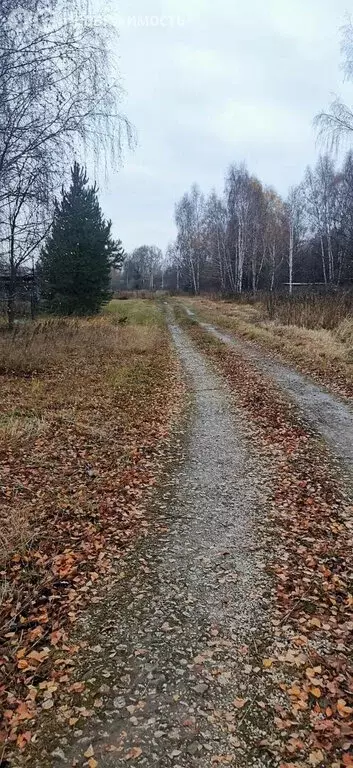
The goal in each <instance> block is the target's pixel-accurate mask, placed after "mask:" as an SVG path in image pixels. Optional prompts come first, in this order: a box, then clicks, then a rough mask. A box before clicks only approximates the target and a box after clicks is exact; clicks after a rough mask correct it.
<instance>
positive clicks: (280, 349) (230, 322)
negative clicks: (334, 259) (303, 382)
mask: <svg viewBox="0 0 353 768" xmlns="http://www.w3.org/2000/svg"><path fill="white" fill-rule="evenodd" d="M182 302H183V303H185V304H186V305H187V306H190V307H191V308H193V309H194V310H195V311H196V312H197V314H198V316H199V317H200V318H201V319H203V320H206V321H207V322H211V323H214V324H216V325H218V326H220V327H221V328H224V329H227V330H229V331H232V332H234V333H236V334H238V335H239V336H241V337H242V338H244V339H246V340H248V341H253V342H256V343H258V344H260V345H261V346H263V347H265V349H267V350H269V351H271V352H274V353H275V354H278V355H279V356H280V357H281V358H282V359H283V360H284V361H287V362H289V363H292V364H294V365H295V366H297V367H298V368H299V369H300V370H301V371H302V372H303V373H305V374H309V375H311V376H312V377H313V378H316V379H317V380H319V381H321V382H322V383H324V384H325V385H326V386H328V387H329V388H330V389H331V390H332V391H334V392H337V393H339V394H341V395H343V396H344V397H349V398H350V397H353V319H350V318H349V317H343V315H342V314H339V313H336V315H335V317H336V320H337V325H335V323H334V322H333V325H334V327H332V328H324V327H321V326H320V323H324V324H326V325H329V324H330V323H329V318H331V320H333V310H330V311H329V309H327V318H326V314H325V310H324V307H323V306H322V305H321V304H318V305H316V306H317V309H316V310H314V309H313V308H312V306H311V305H310V312H309V311H308V313H307V314H306V313H305V307H304V309H302V310H298V311H297V313H294V314H293V312H292V313H290V314H288V313H289V311H290V310H289V309H288V307H287V305H285V308H283V311H282V313H281V312H279V313H278V317H277V319H273V320H270V319H269V318H268V313H267V310H266V306H265V305H264V303H261V302H259V303H256V304H237V303H234V302H225V301H212V300H210V299H205V298H200V299H183V300H182ZM315 313H316V314H315ZM314 317H316V321H315V320H314ZM325 318H326V320H325ZM288 320H290V321H291V322H292V321H293V322H294V321H296V322H298V323H301V322H302V323H305V322H307V323H308V324H309V325H311V326H313V325H314V326H316V327H305V325H294V324H288V322H287V321H288Z"/></svg>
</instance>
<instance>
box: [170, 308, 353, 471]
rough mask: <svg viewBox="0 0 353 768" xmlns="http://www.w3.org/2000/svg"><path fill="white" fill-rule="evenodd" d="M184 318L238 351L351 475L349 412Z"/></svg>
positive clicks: (291, 373) (285, 370)
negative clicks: (294, 407) (289, 401)
mask: <svg viewBox="0 0 353 768" xmlns="http://www.w3.org/2000/svg"><path fill="white" fill-rule="evenodd" d="M185 310H186V312H187V314H188V315H189V316H190V317H192V318H193V319H194V320H197V321H198V322H199V325H200V326H201V327H202V328H204V330H205V331H207V332H208V333H212V334H213V335H214V336H216V337H217V338H218V339H220V340H221V341H223V342H225V343H226V344H229V345H230V346H232V347H234V349H236V350H238V351H239V352H240V353H241V354H242V355H244V357H246V358H247V359H248V360H251V361H252V362H254V363H255V365H256V366H257V368H259V370H261V371H262V372H263V373H265V374H267V375H268V376H270V377H271V378H272V379H274V381H275V382H276V383H277V384H279V386H280V387H281V388H282V389H283V390H284V391H285V392H286V393H287V394H288V395H289V396H290V398H291V399H292V400H293V401H294V402H295V403H296V404H297V405H298V406H299V408H300V409H301V411H302V413H303V415H304V416H305V418H306V419H307V420H308V422H309V423H310V424H311V425H312V427H313V428H314V429H315V430H316V431H317V432H318V433H319V434H321V435H322V437H323V438H324V439H325V440H326V441H327V443H328V446H329V448H330V449H331V451H332V453H333V455H334V456H335V457H336V458H337V459H338V460H339V462H340V463H341V465H342V467H343V468H344V469H346V470H347V472H348V473H349V474H350V475H352V473H353V409H352V408H350V406H349V405H347V404H346V403H344V402H343V401H342V400H340V399H339V398H338V397H337V398H336V397H335V396H334V395H331V394H329V393H328V392H326V391H325V390H324V389H322V388H321V387H320V386H318V385H317V384H314V383H313V382H311V381H310V380H309V379H307V378H306V377H305V376H303V375H302V374H301V373H298V371H296V370H294V369H293V368H291V367H289V366H286V365H283V364H281V363H279V362H277V361H276V360H273V359H271V358H270V357H269V356H267V355H266V353H262V352H261V350H260V349H259V348H258V347H256V346H255V345H252V344H249V343H247V342H245V341H243V340H241V339H239V338H237V337H235V336H234V335H231V334H228V333H225V332H224V331H220V330H219V329H218V328H216V327H215V326H213V325H211V324H209V323H202V322H201V321H199V320H198V318H197V317H196V315H195V313H194V312H193V311H192V310H190V309H189V308H187V307H185Z"/></svg>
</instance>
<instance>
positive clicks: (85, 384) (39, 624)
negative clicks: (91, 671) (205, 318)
mask: <svg viewBox="0 0 353 768" xmlns="http://www.w3.org/2000/svg"><path fill="white" fill-rule="evenodd" d="M121 304H123V305H124V308H123V311H124V317H126V318H127V319H126V323H124V324H123V325H121V324H119V323H115V322H114V320H115V318H116V317H119V313H120V311H121V307H120V305H119V302H114V304H113V305H112V307H107V312H106V314H105V315H104V316H99V317H97V318H93V319H83V318H80V319H67V318H61V319H55V318H53V319H50V320H41V321H38V322H36V323H34V324H27V325H24V326H22V327H19V328H18V329H17V330H16V331H15V332H14V335H10V334H9V333H8V332H6V333H3V334H2V335H1V337H0V376H1V391H2V398H1V404H0V468H1V478H2V481H1V489H0V493H1V513H0V517H1V519H0V530H1V536H0V569H1V584H2V587H1V606H0V625H1V644H2V645H1V647H2V657H3V666H2V681H1V684H0V693H1V705H2V710H3V711H4V712H5V720H4V723H5V724H4V731H3V733H2V738H3V740H4V742H5V751H4V753H2V758H3V759H4V755H5V754H7V753H8V751H10V752H11V750H12V749H13V748H14V747H15V746H17V747H18V748H19V749H23V748H24V747H25V746H26V745H27V744H28V743H29V742H31V740H32V738H33V735H34V732H35V728H36V722H37V718H38V716H39V714H40V713H41V712H42V711H43V710H44V711H46V710H49V709H50V708H51V707H52V706H53V705H54V701H57V700H60V696H61V693H62V692H63V691H64V690H66V691H67V690H70V677H71V672H72V670H73V669H74V667H75V656H76V654H77V653H78V652H79V646H74V645H73V644H72V642H71V643H70V636H71V629H72V628H74V626H75V623H76V620H77V618H78V617H79V616H80V614H81V612H82V610H83V609H84V608H85V606H87V605H88V603H89V602H90V601H92V600H93V601H94V600H97V599H98V598H97V593H99V590H102V589H103V587H104V586H105V585H107V584H108V583H109V579H110V577H111V575H112V573H114V569H115V570H116V563H117V561H118V560H119V557H120V556H121V553H122V552H123V551H124V550H126V548H127V547H128V546H129V545H130V543H131V542H132V541H133V540H134V538H135V537H137V536H140V535H141V534H144V533H145V532H146V530H147V528H148V519H147V518H146V507H147V506H148V500H149V498H150V495H151V492H152V489H153V487H154V484H155V482H156V477H157V476H158V473H159V471H160V468H161V465H162V464H163V454H164V449H166V448H167V445H168V441H169V440H170V436H171V430H172V426H173V422H174V418H175V417H176V415H177V412H178V409H179V406H180V384H179V379H178V370H177V366H176V363H175V359H174V356H173V353H172V350H171V346H170V342H169V338H168V336H167V331H166V329H165V327H164V323H163V317H162V314H161V311H160V309H159V308H158V307H157V306H156V305H153V304H152V303H150V302H142V301H141V302H138V301H133V302H131V303H130V302H129V301H125V302H121ZM73 693H76V694H77V693H79V691H76V689H75V688H73V689H72V694H73ZM71 717H72V712H71ZM77 717H78V718H79V717H80V714H78V715H77Z"/></svg>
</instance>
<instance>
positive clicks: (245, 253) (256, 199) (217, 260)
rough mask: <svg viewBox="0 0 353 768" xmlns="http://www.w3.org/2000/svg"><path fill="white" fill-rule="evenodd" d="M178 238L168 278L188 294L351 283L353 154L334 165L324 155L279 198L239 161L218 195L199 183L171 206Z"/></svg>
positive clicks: (169, 257)
mask: <svg viewBox="0 0 353 768" xmlns="http://www.w3.org/2000/svg"><path fill="white" fill-rule="evenodd" d="M175 223H176V227H177V238H176V241H175V242H174V243H172V244H171V245H170V246H169V248H168V252H167V261H168V270H167V276H166V283H167V284H168V286H169V287H173V288H174V289H175V290H187V291H192V292H193V293H196V294H197V293H200V291H207V290H215V291H223V292H228V293H241V292H242V291H243V290H246V291H252V292H254V293H256V291H257V290H258V289H266V290H270V291H273V290H274V289H275V288H278V287H279V286H287V288H288V291H289V293H291V292H292V291H293V285H294V283H296V282H299V283H310V284H312V283H316V284H322V285H323V286H326V287H334V286H339V285H344V284H350V283H352V281H353V153H351V152H349V153H348V154H347V156H346V158H345V160H344V163H343V166H342V167H340V168H337V167H335V163H334V161H333V159H332V157H331V156H330V155H328V154H325V155H322V156H320V157H319V159H318V161H317V164H316V166H315V167H314V168H310V167H309V168H307V170H306V172H305V176H304V179H303V181H302V182H301V183H300V184H299V185H298V186H297V187H293V188H292V189H291V190H290V192H289V194H288V197H287V199H285V200H284V199H283V198H282V197H281V196H280V195H279V194H278V193H277V192H276V191H275V190H274V189H273V188H272V187H267V186H265V185H263V184H262V183H261V181H259V179H258V178H256V176H254V175H252V174H251V173H250V172H249V171H248V169H247V168H246V166H245V165H244V164H239V165H237V164H234V165H231V167H230V168H229V169H228V171H227V174H226V178H225V186H224V193H223V194H222V195H218V194H217V193H216V192H215V191H212V192H211V193H210V194H209V195H208V196H205V195H204V194H203V193H202V191H201V190H200V189H199V187H198V186H197V185H194V186H193V187H192V189H191V190H190V192H187V193H185V194H184V195H183V197H182V198H181V200H180V201H179V202H178V203H177V205H176V209H175Z"/></svg>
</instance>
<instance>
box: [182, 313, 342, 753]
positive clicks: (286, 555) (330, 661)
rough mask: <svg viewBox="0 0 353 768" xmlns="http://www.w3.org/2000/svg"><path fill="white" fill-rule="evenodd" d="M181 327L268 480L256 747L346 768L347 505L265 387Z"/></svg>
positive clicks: (324, 457)
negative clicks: (261, 458)
mask: <svg viewBox="0 0 353 768" xmlns="http://www.w3.org/2000/svg"><path fill="white" fill-rule="evenodd" d="M182 322H183V324H184V326H186V327H187V329H188V332H189V333H190V335H191V337H192V338H193V340H194V341H195V342H196V343H197V344H198V346H199V348H200V349H201V350H202V351H203V352H204V353H206V354H207V355H208V356H209V357H210V359H211V360H213V361H214V363H215V364H216V366H217V368H218V370H219V371H220V372H221V373H222V374H223V375H224V376H225V377H226V380H227V382H228V384H229V387H230V389H231V391H232V392H233V393H234V397H235V402H236V403H237V405H238V406H239V405H240V406H241V408H243V409H244V410H245V412H246V413H247V414H248V418H249V423H250V426H251V429H252V433H253V439H254V441H256V443H257V445H258V447H259V449H260V450H261V451H264V452H265V454H266V456H267V457H269V458H270V459H271V463H272V467H273V472H274V476H275V477H276V478H277V480H276V488H275V492H274V495H273V501H272V509H271V516H270V519H271V525H270V526H269V529H268V537H269V540H268V546H269V549H271V550H272V557H271V562H272V564H271V569H270V570H271V575H272V578H273V583H274V587H273V602H274V615H273V619H272V626H273V635H274V643H273V648H272V651H271V653H270V655H269V658H268V659H266V660H265V661H264V664H265V666H266V668H267V669H268V675H269V677H270V679H271V683H272V685H273V688H274V690H276V691H277V704H276V705H275V706H274V707H273V711H272V722H273V728H272V732H270V733H269V736H268V738H267V739H266V744H263V747H265V748H266V749H267V750H269V752H270V753H271V754H272V755H273V759H274V764H280V765H281V768H292V766H293V768H304V766H314V767H315V766H322V767H323V766H325V767H326V766H327V767H330V768H340V767H341V766H351V765H352V766H353V665H352V650H351V648H352V630H353V563H352V558H351V552H352V543H353V520H352V515H351V513H352V509H351V508H350V506H349V504H348V501H347V499H346V497H345V495H344V493H343V491H342V489H341V487H340V484H339V482H338V480H337V479H336V476H335V472H334V471H333V469H332V465H331V462H330V458H329V456H328V454H327V453H326V450H325V449H324V448H323V447H322V445H320V444H319V443H318V441H317V440H316V439H315V437H314V436H313V435H312V434H311V433H310V430H309V429H308V428H307V427H306V425H305V424H304V423H303V422H302V420H301V419H300V417H299V416H298V413H297V412H296V410H295V409H294V407H292V406H291V405H290V404H289V403H288V402H287V401H286V400H285V399H284V398H283V397H282V395H281V394H280V392H279V391H278V390H277V389H276V387H275V386H274V385H273V383H271V382H270V381H269V380H267V379H265V378H263V377H262V376H261V375H260V374H259V373H258V372H257V371H256V369H255V367H254V366H252V365H251V363H249V362H248V361H245V360H244V359H243V358H242V357H241V355H239V354H237V353H236V351H234V349H231V348H229V347H227V346H226V345H225V344H223V343H221V342H220V341H218V340H217V339H215V338H213V337H211V336H209V335H207V334H206V333H205V332H204V331H203V330H202V329H200V327H199V326H198V325H197V324H196V323H194V322H192V321H190V320H187V319H185V318H184V319H183V320H182ZM276 758H278V763H277V762H276Z"/></svg>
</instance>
